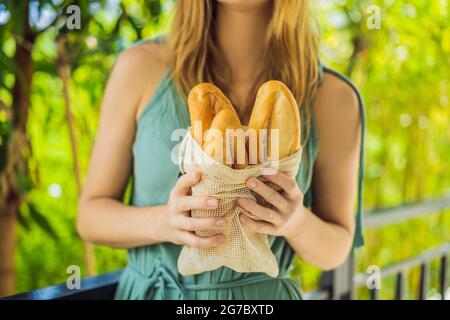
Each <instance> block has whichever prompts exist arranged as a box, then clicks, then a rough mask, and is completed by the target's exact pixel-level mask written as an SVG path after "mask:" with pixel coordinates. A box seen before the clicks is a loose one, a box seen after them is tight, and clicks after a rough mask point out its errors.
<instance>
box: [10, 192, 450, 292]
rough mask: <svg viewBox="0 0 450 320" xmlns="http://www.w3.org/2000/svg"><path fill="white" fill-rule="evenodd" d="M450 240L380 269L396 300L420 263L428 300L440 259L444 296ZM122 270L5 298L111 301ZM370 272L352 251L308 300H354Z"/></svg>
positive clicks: (433, 205)
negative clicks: (434, 264) (74, 285)
mask: <svg viewBox="0 0 450 320" xmlns="http://www.w3.org/2000/svg"><path fill="white" fill-rule="evenodd" d="M447 209H450V194H449V195H447V196H444V197H442V198H439V199H434V200H427V201H423V202H419V203H414V204H408V205H404V206H401V207H394V208H383V209H379V210H375V211H373V212H371V213H369V214H365V217H364V220H363V221H364V228H365V229H369V228H380V227H384V226H386V225H389V224H393V223H399V222H402V221H405V220H408V219H412V218H415V217H419V216H424V215H428V214H433V213H439V212H442V211H444V210H447ZM449 254H450V243H449V242H446V243H444V244H442V245H441V246H439V247H437V248H433V249H429V250H427V251H425V252H422V253H421V254H419V255H418V256H416V257H413V258H409V259H407V260H403V261H400V262H398V263H396V264H393V265H390V266H386V267H384V268H381V270H380V277H381V278H382V279H383V278H386V277H389V276H395V277H396V288H395V296H394V297H393V298H395V299H403V298H404V293H405V275H406V272H407V271H408V270H410V269H412V268H414V267H419V266H420V281H419V288H417V298H418V299H426V294H427V291H428V288H429V264H430V262H431V261H433V260H436V259H439V261H440V272H439V283H438V287H439V293H440V295H441V297H442V299H444V297H445V294H446V290H447V284H448V281H447V278H448V271H449V265H448V256H449ZM120 274H121V271H120V270H119V271H115V272H111V273H105V274H102V275H99V276H93V277H88V278H84V279H82V280H81V286H80V287H81V289H68V287H67V285H66V284H65V283H64V284H59V285H55V286H51V287H48V288H43V289H38V290H34V291H30V292H25V293H21V294H18V295H14V296H10V297H6V298H3V299H11V300H18V299H31V300H55V299H71V300H77V299H97V300H109V299H112V298H113V297H114V292H115V289H116V287H117V282H118V279H119V277H120ZM368 277H369V275H368V274H365V273H360V274H356V275H355V258H354V255H353V253H352V254H350V256H349V257H348V259H347V261H346V262H345V263H344V264H342V266H340V267H339V268H337V269H335V270H332V271H329V272H324V273H323V274H322V277H321V280H320V284H319V289H317V290H316V291H313V292H308V293H306V294H305V299H307V300H328V299H333V300H343V299H345V300H347V299H353V298H354V296H355V290H356V289H359V288H362V287H364V286H366V283H367V280H368ZM367 290H369V293H370V297H371V299H373V300H375V299H379V297H380V290H379V289H367Z"/></svg>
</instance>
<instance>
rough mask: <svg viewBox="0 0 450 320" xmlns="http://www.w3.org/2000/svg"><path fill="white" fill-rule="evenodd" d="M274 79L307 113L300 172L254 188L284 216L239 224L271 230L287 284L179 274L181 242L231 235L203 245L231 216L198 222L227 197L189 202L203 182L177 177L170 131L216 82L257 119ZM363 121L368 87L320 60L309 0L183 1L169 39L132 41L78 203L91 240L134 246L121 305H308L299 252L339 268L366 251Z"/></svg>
mask: <svg viewBox="0 0 450 320" xmlns="http://www.w3.org/2000/svg"><path fill="white" fill-rule="evenodd" d="M269 79H278V80H281V81H282V82H284V83H285V84H286V85H287V86H288V87H289V88H290V89H291V90H292V92H293V93H294V96H295V97H296V99H297V101H298V104H299V106H300V111H301V115H302V121H303V123H302V126H303V128H304V129H305V131H304V133H303V134H302V136H303V137H304V141H303V143H302V145H303V155H302V163H301V165H300V169H299V173H298V175H297V177H296V178H295V179H291V178H288V177H286V176H284V175H283V174H281V173H277V174H275V175H273V176H270V179H271V180H272V181H273V182H275V183H276V184H278V185H279V186H280V187H281V188H282V189H284V192H283V193H281V194H280V193H276V194H275V193H274V192H273V191H272V190H271V189H270V188H269V187H267V186H266V185H265V184H264V183H261V182H260V181H259V180H257V179H249V180H248V182H247V185H248V187H249V188H251V189H253V190H254V191H255V192H257V193H259V194H261V195H262V196H263V197H265V198H266V199H268V200H269V201H270V202H271V203H272V204H273V205H274V208H275V209H273V210H269V209H265V208H262V207H260V206H258V205H257V204H256V203H254V202H244V201H242V202H240V204H241V206H243V207H244V208H245V209H247V210H248V211H250V212H252V213H254V214H255V215H257V216H259V217H260V218H261V219H262V221H256V220H252V219H250V218H248V217H244V216H242V219H241V223H242V225H243V226H244V227H245V228H248V229H249V230H252V231H254V232H261V233H266V234H268V235H269V239H270V244H271V248H272V251H273V252H274V254H275V256H276V258H277V260H278V263H279V266H280V275H279V276H278V277H277V278H270V277H269V276H267V275H265V274H262V273H238V272H235V271H233V270H231V269H228V268H226V267H222V268H220V269H217V270H214V271H210V272H205V273H202V274H198V275H194V276H186V277H184V276H181V275H180V274H179V273H178V271H177V258H178V255H179V253H180V250H181V247H182V245H185V244H186V245H189V246H193V247H202V248H205V247H211V246H216V245H219V244H220V243H221V242H222V241H223V240H224V238H223V236H221V235H219V236H215V237H211V238H201V237H198V236H196V234H195V233H194V231H196V230H201V229H205V228H217V226H222V225H223V221H221V219H219V218H217V219H216V218H214V219H213V218H192V217H190V216H189V211H190V210H192V209H200V208H201V209H214V208H215V207H216V206H217V201H216V199H214V198H211V197H193V196H191V195H190V187H191V186H193V185H195V184H196V183H197V182H198V181H199V179H200V175H199V173H194V174H187V175H184V176H182V177H180V178H178V173H179V169H178V166H177V165H176V164H175V163H173V162H172V161H171V151H172V148H174V146H175V145H176V144H178V143H179V141H172V140H171V133H172V132H173V131H174V130H176V129H178V128H187V127H189V125H190V119H189V114H188V110H187V106H186V100H185V99H186V94H187V93H188V92H189V90H190V88H192V87H193V86H195V85H196V84H197V83H200V82H205V81H206V82H213V83H215V84H216V85H217V86H219V87H220V88H221V89H222V90H223V91H224V93H225V94H226V95H227V96H228V97H230V98H231V100H232V103H233V105H234V107H235V108H236V110H237V112H238V114H239V116H240V119H241V121H242V123H243V124H247V123H248V120H249V116H250V113H251V111H252V106H253V102H254V99H255V93H256V89H257V88H258V87H259V85H261V84H262V83H263V82H265V81H266V80H269ZM363 119H364V118H363V109H362V104H361V99H360V97H359V95H358V92H357V91H356V89H355V88H354V87H353V86H352V85H351V83H350V82H349V81H348V80H345V79H344V78H343V77H341V76H339V75H338V74H336V73H335V72H332V71H331V70H328V69H323V68H322V67H321V65H320V63H319V60H318V44H317V36H316V34H315V32H314V28H313V27H312V23H311V17H310V15H309V8H308V1H307V0H301V1H298V0H217V1H214V0H192V1H178V2H177V5H176V14H175V17H174V23H173V28H172V31H171V33H170V35H169V37H168V38H167V41H166V40H164V38H160V39H159V40H152V41H147V42H144V43H141V44H139V45H137V46H134V47H133V48H130V49H128V50H126V51H124V52H123V53H122V54H121V55H120V56H119V58H118V60H117V62H116V64H115V67H114V70H113V72H112V74H111V76H110V80H109V83H108V86H107V88H106V92H105V96H104V100H103V105H102V113H101V121H100V128H99V131H98V136H97V139H96V142H95V146H94V149H93V153H92V158H91V163H90V169H89V175H88V179H87V183H86V185H85V187H84V191H83V193H82V195H81V198H80V202H79V216H78V230H79V233H80V234H81V236H82V238H83V239H84V240H86V241H89V242H92V243H96V244H101V245H108V246H111V247H117V248H128V249H129V251H128V252H129V254H128V257H129V262H128V265H127V267H126V268H125V270H124V272H123V274H122V277H121V280H120V283H119V286H118V289H117V292H116V298H117V299H301V293H300V290H299V289H298V287H297V285H296V284H295V282H294V281H293V280H292V279H290V278H289V277H288V271H289V269H290V268H291V267H292V264H293V259H294V256H295V255H296V254H297V255H298V256H300V258H301V259H303V260H304V261H306V262H308V263H310V264H313V265H316V266H318V267H320V268H322V269H324V270H329V269H333V268H335V267H337V266H339V265H340V264H341V263H342V262H343V261H344V260H345V259H346V257H347V255H348V254H349V252H350V250H351V249H352V247H355V246H359V245H361V244H362V237H361V233H360V219H359V217H360V204H361V203H360V202H361V183H360V181H361V178H362V150H363V148H362V142H363V132H364V128H363V126H364V122H363ZM319 141H320V144H319ZM130 176H132V177H133V193H132V205H126V204H123V203H122V201H121V200H122V197H123V193H124V189H125V187H126V185H127V183H128V181H129V178H130ZM358 179H359V183H358ZM357 191H359V193H357ZM357 194H359V197H358V210H357V215H356V219H355V215H354V204H355V201H356V200H357V199H356V195H357Z"/></svg>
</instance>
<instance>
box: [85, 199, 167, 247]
mask: <svg viewBox="0 0 450 320" xmlns="http://www.w3.org/2000/svg"><path fill="white" fill-rule="evenodd" d="M164 208H165V206H153V207H142V208H140V207H133V206H128V205H124V204H123V203H121V202H120V201H117V200H115V199H111V198H93V199H81V200H80V203H79V210H78V211H79V213H78V221H77V229H78V232H79V234H80V236H81V237H82V238H83V239H84V240H85V241H88V242H91V243H95V244H100V245H106V246H110V247H115V248H133V247H138V246H142V245H149V244H154V243H159V242H162V234H163V232H161V226H160V224H161V220H162V219H161V216H162V214H164Z"/></svg>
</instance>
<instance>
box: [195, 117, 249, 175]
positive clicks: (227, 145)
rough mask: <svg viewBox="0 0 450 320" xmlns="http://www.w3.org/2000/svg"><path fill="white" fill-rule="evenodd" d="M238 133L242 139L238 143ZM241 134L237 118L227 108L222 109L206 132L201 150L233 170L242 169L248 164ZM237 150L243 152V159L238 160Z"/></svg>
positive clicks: (240, 126)
mask: <svg viewBox="0 0 450 320" xmlns="http://www.w3.org/2000/svg"><path fill="white" fill-rule="evenodd" d="M239 130H241V131H239ZM240 132H242V137H243V138H244V140H242V141H238V140H239V138H238V136H239V133H240ZM243 133H244V131H243V130H242V125H241V121H240V120H239V117H238V116H237V115H236V114H235V113H233V111H232V110H230V109H228V108H225V109H222V110H221V111H220V112H219V113H218V114H217V115H216V116H215V117H214V119H213V121H212V123H211V127H210V128H209V130H208V131H207V132H206V137H205V142H204V143H203V150H204V151H205V152H206V153H207V154H208V155H209V156H210V157H211V158H213V159H215V160H216V161H218V162H220V163H223V164H225V165H227V166H229V167H233V168H235V169H243V168H245V167H246V166H247V162H248V157H247V152H246V150H245V137H244V136H243ZM232 145H233V146H234V148H233V150H232V149H231V147H232ZM239 148H240V149H241V152H243V154H242V155H241V157H242V156H243V158H244V159H242V158H241V159H238V155H239V153H238V150H239ZM238 160H240V161H238Z"/></svg>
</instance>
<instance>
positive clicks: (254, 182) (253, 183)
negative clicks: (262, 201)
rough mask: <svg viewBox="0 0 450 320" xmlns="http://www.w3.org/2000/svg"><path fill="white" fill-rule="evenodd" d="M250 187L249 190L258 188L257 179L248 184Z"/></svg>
mask: <svg viewBox="0 0 450 320" xmlns="http://www.w3.org/2000/svg"><path fill="white" fill-rule="evenodd" d="M248 187H249V188H256V180H255V179H250V181H249V182H248Z"/></svg>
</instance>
